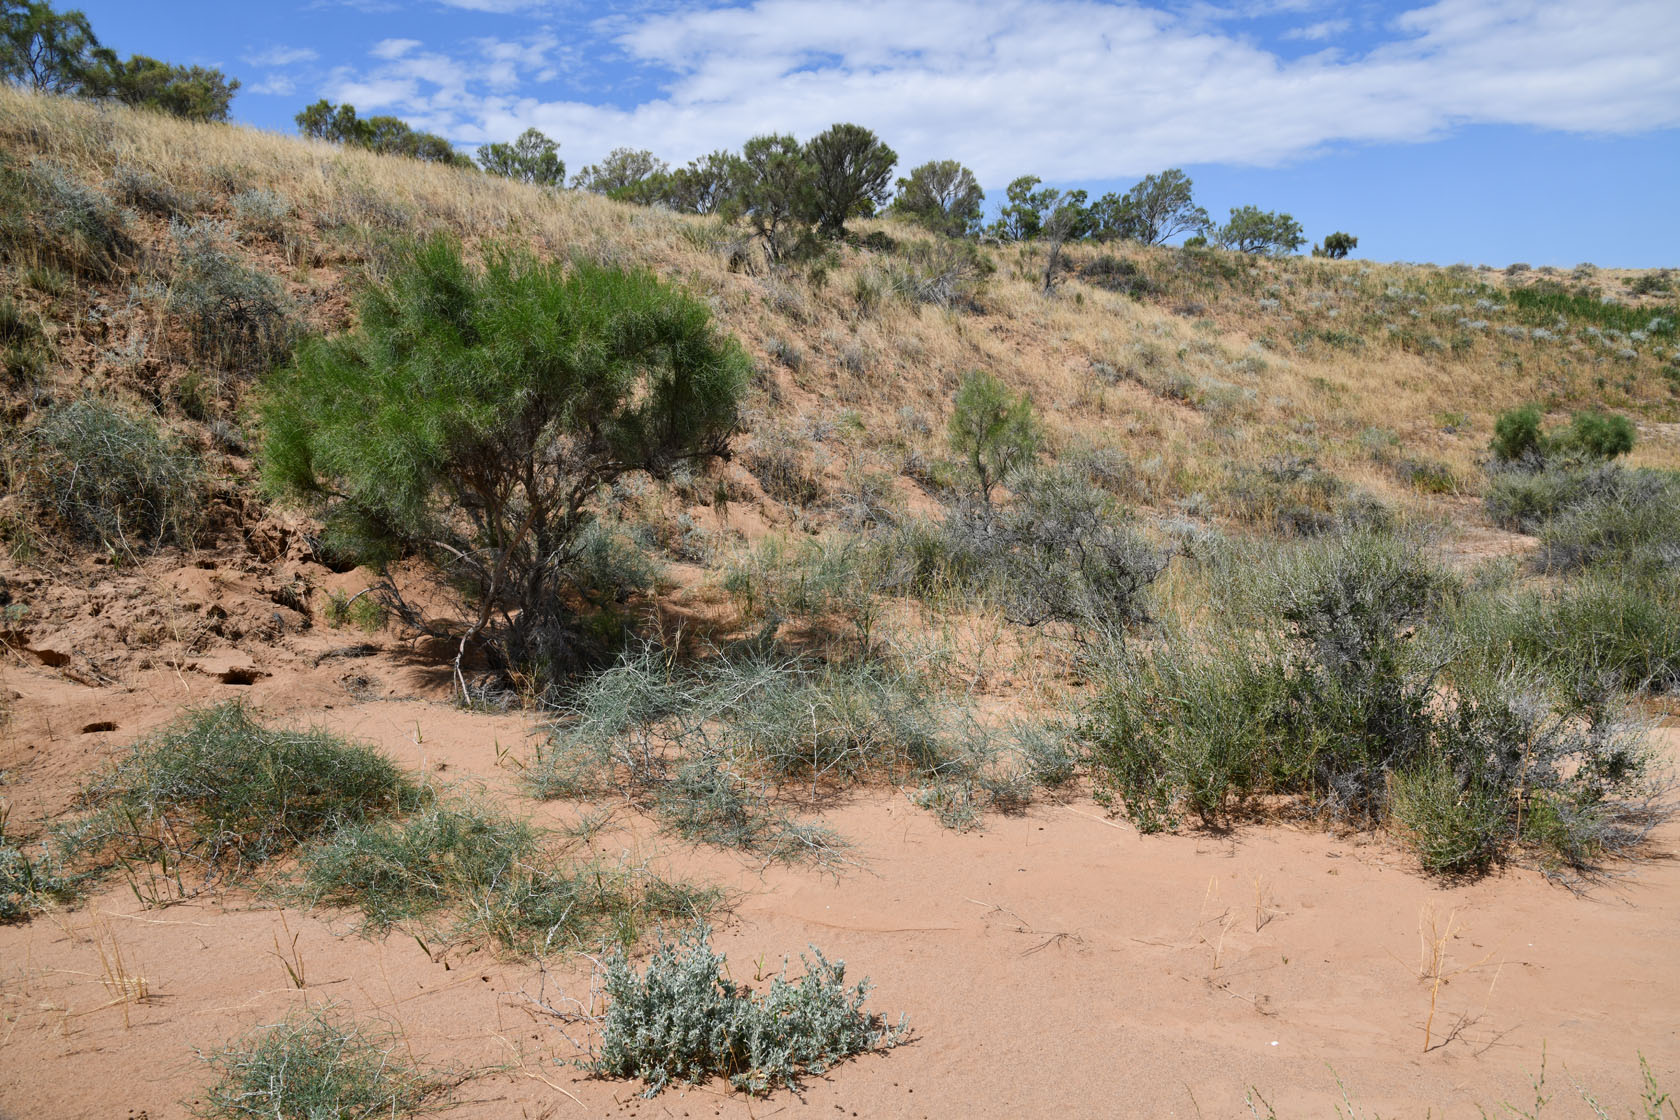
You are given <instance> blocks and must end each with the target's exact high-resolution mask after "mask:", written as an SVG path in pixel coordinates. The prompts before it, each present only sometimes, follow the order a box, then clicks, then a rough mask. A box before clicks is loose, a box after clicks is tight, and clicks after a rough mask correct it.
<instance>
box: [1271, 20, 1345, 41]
mask: <svg viewBox="0 0 1680 1120" xmlns="http://www.w3.org/2000/svg"><path fill="white" fill-rule="evenodd" d="M1352 26H1353V23H1352V21H1350V20H1345V19H1326V20H1320V21H1319V22H1317V23H1309V24H1307V25H1306V26H1305V27H1292V28H1290V29H1289V30H1288V31H1285V32H1284V33H1283V37H1284V38H1285V39H1305V40H1306V41H1308V42H1315V43H1316V42H1323V41H1324V40H1325V39H1334V38H1335V37H1336V36H1338V35H1340V34H1342V33H1343V32H1344V31H1346V30H1347V29H1348V28H1350V27H1352Z"/></svg>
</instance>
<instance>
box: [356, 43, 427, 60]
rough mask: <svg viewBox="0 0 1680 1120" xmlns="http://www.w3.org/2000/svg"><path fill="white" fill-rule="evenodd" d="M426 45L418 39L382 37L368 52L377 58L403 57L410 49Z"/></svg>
mask: <svg viewBox="0 0 1680 1120" xmlns="http://www.w3.org/2000/svg"><path fill="white" fill-rule="evenodd" d="M424 45H425V44H423V43H421V42H420V40H418V39H381V40H379V42H377V43H375V44H374V45H373V50H371V51H369V52H368V53H369V54H371V55H373V57H375V58H401V57H402V56H403V55H405V54H407V53H408V52H409V51H412V50H414V49H416V48H417V47H421V46H424Z"/></svg>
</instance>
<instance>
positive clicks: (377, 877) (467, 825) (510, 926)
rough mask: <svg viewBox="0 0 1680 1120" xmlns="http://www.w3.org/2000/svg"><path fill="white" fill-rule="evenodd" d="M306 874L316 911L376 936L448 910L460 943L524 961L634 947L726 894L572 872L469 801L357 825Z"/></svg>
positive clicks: (320, 847) (324, 848) (622, 873)
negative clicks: (352, 921) (352, 915)
mask: <svg viewBox="0 0 1680 1120" xmlns="http://www.w3.org/2000/svg"><path fill="white" fill-rule="evenodd" d="M301 867H302V869H301V873H300V877H301V883H300V886H299V892H300V894H301V897H302V898H303V899H304V900H305V901H306V902H308V903H309V904H310V905H313V906H322V905H325V906H342V907H350V908H354V909H358V910H360V911H361V912H362V914H363V915H364V917H365V919H366V926H367V928H368V929H369V930H370V931H375V932H383V931H385V930H388V929H389V928H390V927H391V926H392V925H394V924H396V923H398V922H410V921H416V920H420V919H425V918H429V917H431V916H432V915H434V914H436V913H437V912H439V911H444V910H447V911H450V912H451V913H453V915H454V916H455V918H456V927H455V930H454V935H455V936H458V937H470V938H481V939H486V940H489V941H491V942H493V943H495V944H498V945H500V946H502V947H503V948H506V949H511V950H514V951H518V952H525V953H546V952H554V951H561V950H573V949H585V950H587V949H593V948H597V947H599V946H600V945H602V944H603V943H606V944H614V945H621V946H623V945H631V944H634V943H635V942H636V941H637V940H638V939H639V938H640V937H641V935H642V933H643V931H644V930H646V929H649V928H651V927H652V926H654V925H655V924H657V923H661V922H691V921H694V920H696V919H698V918H701V917H703V916H705V915H706V914H708V913H709V912H710V911H711V910H713V909H715V908H716V906H717V905H718V902H719V896H718V894H717V892H716V891H711V890H706V889H703V888H697V887H692V886H689V885H688V884H685V883H672V882H667V881H665V880H663V879H660V878H658V877H657V876H654V875H651V874H648V873H646V872H643V871H638V870H636V869H631V868H618V867H612V866H609V865H606V864H604V863H596V862H590V861H584V862H579V863H577V864H575V865H568V864H566V863H565V862H564V861H562V860H561V859H560V858H559V857H558V854H557V853H555V852H552V851H550V850H548V845H547V842H545V841H544V840H543V839H542V838H541V837H540V836H539V834H538V833H537V831H536V830H535V829H533V828H532V827H531V826H530V825H528V824H526V823H524V822H522V821H516V820H513V819H512V818H509V817H507V816H505V815H503V814H501V813H500V812H498V811H496V810H494V809H491V808H489V807H488V806H480V805H474V804H470V803H459V804H457V803H448V802H440V803H437V804H433V805H430V806H427V807H425V808H422V809H420V810H419V811H417V812H415V813H413V814H411V815H409V816H406V817H404V818H402V819H400V820H363V821H361V822H360V823H354V824H347V825H345V826H344V827H342V828H340V829H339V830H338V831H337V832H336V833H335V834H334V835H333V836H332V837H331V839H328V840H325V841H323V842H321V843H319V844H316V845H313V846H311V847H309V848H307V849H305V850H304V852H303V853H302V860H301Z"/></svg>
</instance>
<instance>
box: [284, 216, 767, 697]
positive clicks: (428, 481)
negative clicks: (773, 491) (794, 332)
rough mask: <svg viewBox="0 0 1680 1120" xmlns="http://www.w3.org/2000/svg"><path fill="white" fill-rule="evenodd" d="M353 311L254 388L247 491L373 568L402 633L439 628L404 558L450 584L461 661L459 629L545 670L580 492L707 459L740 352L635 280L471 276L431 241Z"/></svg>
mask: <svg viewBox="0 0 1680 1120" xmlns="http://www.w3.org/2000/svg"><path fill="white" fill-rule="evenodd" d="M359 312H360V314H359V316H358V318H357V325H356V327H355V328H354V329H353V330H351V331H348V332H346V333H344V334H340V335H337V336H334V337H330V338H317V339H313V340H310V341H308V342H306V343H305V344H304V345H302V346H301V347H300V348H299V349H298V351H297V353H296V355H295V357H294V359H293V360H292V362H291V363H290V364H289V365H287V366H286V367H284V368H282V369H280V370H278V371H276V372H275V374H274V375H273V376H272V378H271V379H270V381H269V383H268V390H267V397H266V401H265V404H264V407H263V423H264V428H265V432H266V437H265V439H264V441H263V459H264V463H263V472H264V479H265V482H266V484H267V485H268V486H269V488H270V489H271V490H272V491H273V492H274V493H276V494H279V495H286V496H291V497H294V498H299V499H302V500H304V501H306V502H307V503H309V504H311V505H312V506H314V507H315V508H316V509H317V510H318V511H319V512H320V513H321V514H322V516H323V519H324V521H325V523H326V526H327V536H328V540H329V542H330V543H331V544H332V546H333V547H336V548H337V549H339V550H340V551H342V552H344V553H346V554H348V555H351V556H354V557H355V558H356V559H357V560H359V561H361V562H363V563H371V564H374V565H376V566H378V567H380V568H381V570H382V571H383V572H384V573H385V580H384V583H383V585H382V586H383V588H384V593H385V594H387V595H388V596H389V597H390V601H391V604H392V605H393V606H394V607H396V609H398V610H399V612H401V613H402V614H403V617H405V618H407V619H409V620H410V621H411V622H413V623H415V624H417V625H420V626H422V627H424V628H427V629H431V630H433V631H434V632H440V631H439V630H438V628H437V627H435V626H433V625H431V624H430V623H428V622H427V621H426V620H425V619H423V618H422V617H421V616H420V614H419V613H418V612H417V611H415V610H413V609H412V608H410V607H409V606H408V604H407V601H406V600H405V598H404V597H403V595H402V589H401V587H400V585H399V583H398V581H397V578H396V576H395V575H394V574H393V572H394V569H393V567H392V565H393V563H394V562H395V561H396V560H397V559H398V558H399V557H401V556H404V555H417V556H419V557H421V558H423V559H425V560H428V561H430V562H431V564H432V565H433V566H434V568H435V569H436V570H437V571H438V572H439V573H440V574H441V575H442V576H443V577H444V580H445V582H446V583H447V584H448V585H449V586H453V587H455V588H457V589H460V590H461V591H462V593H463V596H464V603H463V606H464V608H465V614H466V617H467V618H469V619H471V620H472V623H471V625H470V626H469V627H468V628H467V630H466V631H465V633H464V634H462V635H461V637H460V642H461V649H462V650H463V651H464V650H465V649H466V648H467V645H468V643H469V641H471V640H473V639H475V638H476V639H479V640H482V641H483V642H484V643H485V648H486V649H487V650H488V651H489V653H490V654H491V657H492V660H493V661H495V662H497V663H499V664H501V665H503V666H511V665H516V664H535V663H538V662H544V661H546V662H549V663H551V664H552V663H553V662H554V661H556V660H559V659H564V658H566V657H567V656H568V650H569V648H570V645H569V643H570V640H571V636H572V631H571V629H570V627H569V625H568V622H569V617H570V616H569V608H568V607H567V606H566V600H565V598H564V594H563V593H564V591H565V590H566V587H567V585H568V582H569V572H570V571H571V570H572V565H573V564H574V563H575V562H576V560H577V558H578V556H579V552H580V548H581V542H582V536H581V534H582V531H583V529H584V528H585V527H586V525H587V523H588V521H589V519H590V515H589V507H590V502H591V500H592V499H593V497H594V495H595V493H596V491H597V490H598V488H599V487H601V486H602V485H604V484H606V483H608V482H611V481H612V480H613V479H614V478H616V477H618V476H619V475H621V474H623V473H624V472H626V471H633V470H643V471H647V472H648V473H650V474H652V475H654V476H656V477H662V476H664V475H665V474H667V473H668V472H669V471H670V470H671V469H672V468H673V467H674V466H675V465H676V464H677V463H679V462H684V461H693V460H697V459H704V458H707V457H709V456H714V455H718V454H722V453H724V452H725V451H726V449H727V444H728V441H729V439H730V437H731V436H732V435H733V433H734V431H735V428H736V423H737V413H736V408H737V402H738V400H739V398H740V396H741V393H742V392H743V391H744V390H745V387H746V384H747V378H748V374H749V370H750V363H749V362H748V360H747V358H746V356H745V355H744V354H743V353H742V351H741V349H740V347H739V345H738V344H737V343H736V342H735V341H734V340H733V339H731V338H728V337H726V336H723V335H721V334H719V333H718V332H717V331H716V329H715V328H714V327H713V326H712V322H711V314H710V312H709V310H708V309H707V307H706V305H705V303H703V302H701V301H699V300H696V299H694V298H693V297H691V296H689V295H687V294H686V293H683V292H681V291H679V290H677V289H675V288H672V287H669V286H667V285H665V284H663V283H661V282H660V281H659V280H658V279H656V278H655V277H654V276H653V275H652V274H650V273H647V272H643V271H639V270H625V269H620V268H614V267H607V266H602V265H597V264H593V263H588V262H579V263H577V264H574V265H573V266H571V267H570V268H569V269H563V268H562V267H561V266H560V265H558V264H554V263H551V262H547V261H542V260H538V259H537V258H535V257H533V256H531V255H529V254H528V253H526V252H523V251H520V250H514V249H504V250H496V251H492V252H491V254H490V256H489V259H488V260H487V261H485V262H484V264H483V266H482V267H475V266H474V265H473V264H471V263H469V262H468V261H467V260H465V259H464V258H463V256H462V253H461V249H460V246H459V245H458V244H457V243H455V242H454V241H451V240H447V239H442V238H439V239H435V240H432V241H429V242H426V243H424V244H421V245H418V246H414V247H412V248H411V249H409V250H408V251H406V252H405V253H404V254H403V255H402V256H401V257H400V258H399V260H398V261H397V263H396V264H395V265H394V266H393V268H392V271H391V275H390V279H389V280H388V281H387V282H385V283H384V284H381V285H378V286H375V287H370V288H368V289H366V290H365V291H364V292H363V293H362V295H361V297H360V301H359ZM458 664H459V663H458Z"/></svg>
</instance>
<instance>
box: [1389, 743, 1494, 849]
mask: <svg viewBox="0 0 1680 1120" xmlns="http://www.w3.org/2000/svg"><path fill="white" fill-rule="evenodd" d="M1392 811H1393V814H1394V819H1395V821H1396V822H1398V824H1399V825H1400V827H1401V829H1402V830H1403V831H1404V834H1405V835H1406V836H1407V838H1408V840H1409V841H1410V842H1411V844H1412V847H1413V848H1414V850H1415V851H1416V852H1417V854H1418V860H1419V862H1421V863H1422V864H1423V869H1424V870H1425V871H1428V872H1429V873H1430V874H1433V875H1442V876H1448V877H1453V876H1461V875H1463V876H1474V875H1481V874H1484V873H1485V872H1487V871H1488V870H1489V869H1490V868H1491V867H1492V866H1493V865H1494V863H1495V862H1496V861H1497V860H1499V859H1500V857H1501V856H1503V855H1504V853H1505V849H1506V847H1507V845H1508V844H1509V842H1510V820H1509V812H1510V804H1509V798H1508V796H1507V795H1506V794H1505V793H1504V792H1502V791H1499V790H1490V789H1488V788H1487V787H1486V786H1484V785H1483V784H1482V783H1481V782H1480V781H1479V780H1477V779H1476V778H1471V779H1470V780H1469V781H1468V782H1465V781H1462V780H1461V779H1460V778H1459V776H1458V775H1457V774H1456V773H1455V772H1454V769H1453V765H1452V762H1451V761H1450V760H1447V759H1443V758H1439V757H1432V758H1429V759H1427V760H1425V761H1423V762H1421V763H1420V764H1419V765H1417V766H1416V767H1415V768H1414V769H1412V770H1409V771H1401V772H1400V773H1398V774H1396V775H1395V778H1394V789H1393V805H1392Z"/></svg>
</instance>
